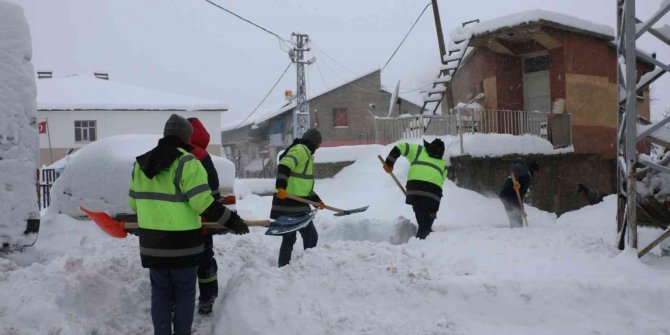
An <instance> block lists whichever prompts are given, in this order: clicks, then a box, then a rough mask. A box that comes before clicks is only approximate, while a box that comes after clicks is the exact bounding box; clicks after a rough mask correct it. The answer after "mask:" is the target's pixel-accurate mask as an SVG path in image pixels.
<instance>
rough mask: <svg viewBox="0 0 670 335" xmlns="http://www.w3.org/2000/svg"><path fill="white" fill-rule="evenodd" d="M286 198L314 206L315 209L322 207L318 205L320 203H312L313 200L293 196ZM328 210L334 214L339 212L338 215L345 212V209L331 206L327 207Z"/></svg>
mask: <svg viewBox="0 0 670 335" xmlns="http://www.w3.org/2000/svg"><path fill="white" fill-rule="evenodd" d="M286 197H287V198H289V199H291V200H295V201H298V202H302V203H303V204H308V205H312V206H315V207H317V208H318V207H321V204H320V203H318V202H316V201H312V200H309V199H305V198H301V197H299V196H296V195H293V194H287V195H286ZM326 209H328V210H331V211H333V212H338V213H341V212H344V209H339V208H335V207H331V206H328V205H326Z"/></svg>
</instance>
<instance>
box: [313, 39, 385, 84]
mask: <svg viewBox="0 0 670 335" xmlns="http://www.w3.org/2000/svg"><path fill="white" fill-rule="evenodd" d="M317 50H321V49H318V48H317ZM319 54H320V53H319ZM328 58H330V57H328ZM321 59H324V58H323V57H321ZM331 59H332V58H331ZM333 61H334V60H333ZM323 64H325V65H326V67H327V68H328V69H329V70H330V72H332V73H334V74H335V75H336V76H338V77H340V79H342V80H344V81H345V83H344V84H342V85H340V86H344V85H349V86H351V87H354V88H356V89H358V90H359V91H361V92H365V93H369V94H375V95H385V94H384V93H381V92H373V91H368V90H366V89H364V88H362V87H358V86H356V85H354V84H353V83H352V81H353V80H351V79H349V80H348V79H346V78H344V77H343V76H342V75H340V74H339V73H337V71H335V70H334V69H333V68H332V67H331V66H330V65H328V62H326V61H325V59H324V62H323ZM352 73H353V72H352ZM354 74H355V73H354ZM358 79H364V78H361V77H360V76H359V77H358V78H357V79H354V80H358ZM367 80H368V81H369V82H372V80H370V79H367Z"/></svg>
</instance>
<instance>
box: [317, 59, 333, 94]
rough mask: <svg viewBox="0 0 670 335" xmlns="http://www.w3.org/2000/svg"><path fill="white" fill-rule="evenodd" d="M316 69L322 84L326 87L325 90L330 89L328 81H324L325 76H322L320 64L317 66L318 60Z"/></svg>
mask: <svg viewBox="0 0 670 335" xmlns="http://www.w3.org/2000/svg"><path fill="white" fill-rule="evenodd" d="M316 69H317V70H319V76H321V81H322V82H323V85H324V86H325V87H326V89H327V90H330V88H329V87H328V83H326V78H324V77H323V72H321V66H319V62H316Z"/></svg>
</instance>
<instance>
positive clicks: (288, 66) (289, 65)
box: [235, 62, 293, 128]
mask: <svg viewBox="0 0 670 335" xmlns="http://www.w3.org/2000/svg"><path fill="white" fill-rule="evenodd" d="M291 64H293V62H291V63H288V65H287V66H286V68H285V69H284V72H282V74H281V76H279V79H277V81H276V82H275V84H274V85H272V88H271V89H270V91H268V93H267V94H266V95H265V97H263V100H261V102H259V103H258V105H256V108H254V110H252V111H251V113H249V115H247V117H245V118H244V120H242V121H240V123H238V124H237V126H235V128H237V127H239V126H240V125H241V124H242V123H244V121H246V120H248V119H249V117H251V115H253V114H254V113H255V112H256V111H257V110H258V107H260V106H261V105H262V104H263V102H265V99H267V98H268V96H270V93H272V91H273V90H274V89H275V87H277V85H278V84H279V82H280V81H281V79H282V78H284V75H285V74H286V71H288V69H289V68H290V67H291Z"/></svg>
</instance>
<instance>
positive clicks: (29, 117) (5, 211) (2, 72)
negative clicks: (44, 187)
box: [0, 0, 40, 251]
mask: <svg viewBox="0 0 670 335" xmlns="http://www.w3.org/2000/svg"><path fill="white" fill-rule="evenodd" d="M31 58H32V47H31V42H30V30H29V28H28V22H27V21H26V18H25V16H24V14H23V9H22V8H21V7H19V6H18V5H15V4H10V3H7V2H5V1H2V0H0V180H1V181H2V183H1V185H0V213H2V215H1V216H0V250H2V251H10V250H16V249H21V248H23V247H25V246H30V245H32V244H33V243H34V242H35V240H36V239H37V231H38V230H39V223H40V213H39V207H38V203H37V183H36V181H35V178H36V177H37V167H38V164H39V141H38V140H39V138H38V131H37V103H36V100H35V98H36V93H35V91H36V89H35V78H34V75H33V66H32V63H31Z"/></svg>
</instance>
